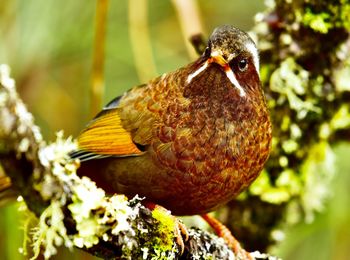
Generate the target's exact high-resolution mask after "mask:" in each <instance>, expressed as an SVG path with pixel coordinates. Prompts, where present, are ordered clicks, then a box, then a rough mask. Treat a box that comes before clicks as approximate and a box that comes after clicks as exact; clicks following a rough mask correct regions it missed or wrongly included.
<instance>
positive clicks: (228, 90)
mask: <svg viewBox="0 0 350 260" xmlns="http://www.w3.org/2000/svg"><path fill="white" fill-rule="evenodd" d="M271 139H272V126H271V121H270V116H269V111H268V108H267V103H266V100H265V96H264V93H263V89H262V85H261V82H260V76H259V53H258V49H257V47H256V45H255V43H254V41H253V40H252V39H251V37H250V36H249V35H248V34H247V33H246V32H244V31H242V30H240V29H238V28H236V27H234V26H232V25H222V26H219V27H217V28H216V29H214V30H213V32H212V34H211V35H210V37H209V39H208V42H207V46H206V48H205V50H204V52H203V53H202V54H201V55H200V56H199V57H198V59H197V60H195V61H194V62H191V63H189V64H188V65H185V66H183V67H181V68H179V69H177V70H175V71H173V72H169V73H165V74H163V75H161V76H159V77H156V78H154V79H152V80H150V81H149V82H148V83H145V84H142V85H138V86H135V87H133V88H131V89H130V90H128V91H126V92H125V93H124V94H123V95H121V96H119V97H117V98H115V99H113V100H112V101H111V102H110V103H108V104H107V105H106V106H105V107H104V108H103V109H102V110H101V112H99V113H98V114H97V115H96V116H95V118H93V119H92V120H91V121H90V122H89V123H88V124H87V125H86V127H85V128H84V129H83V130H82V131H81V133H80V134H79V136H78V137H77V143H78V149H77V150H75V151H73V152H72V153H71V155H70V156H71V158H72V159H79V161H80V168H79V169H78V175H80V176H87V177H90V178H91V179H92V180H93V181H95V182H96V184H97V185H98V186H99V187H101V188H103V189H104V190H105V191H106V192H108V193H120V194H125V195H126V196H128V197H130V198H131V197H133V196H135V195H139V196H141V197H144V198H145V200H147V201H150V202H152V203H156V204H158V205H160V206H162V207H164V208H166V209H168V210H170V211H171V213H172V214H174V215H179V216H183V215H198V214H199V215H204V216H206V215H205V214H207V213H208V212H211V211H213V210H215V209H217V208H218V207H220V206H222V205H224V204H225V203H227V202H228V201H230V200H232V199H233V198H235V197H236V196H237V195H238V194H240V193H241V192H242V191H243V190H245V189H246V188H247V187H248V186H249V185H250V184H251V183H252V182H253V181H254V180H255V179H256V178H257V176H258V175H259V173H260V172H261V171H262V169H263V167H264V164H265V162H266V160H267V159H268V157H269V153H270V150H271Z"/></svg>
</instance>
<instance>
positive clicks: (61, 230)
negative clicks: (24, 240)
mask: <svg viewBox="0 0 350 260" xmlns="http://www.w3.org/2000/svg"><path fill="white" fill-rule="evenodd" d="M63 220H64V214H63V212H62V209H61V204H60V202H59V201H52V202H51V204H50V206H49V207H47V208H46V210H45V211H44V212H43V213H42V214H41V216H40V218H39V224H38V226H37V227H36V228H35V229H34V230H33V241H34V242H33V252H34V256H33V257H32V258H31V259H32V260H33V259H36V258H37V257H38V256H39V254H40V252H41V248H42V247H44V257H45V259H48V258H50V257H51V256H53V255H55V254H56V253H57V249H56V247H58V246H61V245H63V244H64V245H65V246H66V247H68V248H72V246H73V242H72V240H71V239H70V238H69V236H68V235H67V230H66V227H65V225H64V223H63Z"/></svg>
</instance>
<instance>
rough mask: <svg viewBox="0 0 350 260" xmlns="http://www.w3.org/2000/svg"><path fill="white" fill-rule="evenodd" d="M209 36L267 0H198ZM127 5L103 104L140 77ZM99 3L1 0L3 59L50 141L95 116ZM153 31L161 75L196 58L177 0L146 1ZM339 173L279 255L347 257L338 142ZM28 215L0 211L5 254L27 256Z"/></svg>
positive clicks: (346, 168) (114, 39) (348, 224)
mask: <svg viewBox="0 0 350 260" xmlns="http://www.w3.org/2000/svg"><path fill="white" fill-rule="evenodd" d="M198 5H199V11H200V14H201V18H202V22H203V27H204V30H205V32H206V33H210V31H211V30H212V29H213V28H215V27H216V26H218V25H220V24H233V25H235V26H237V27H240V28H241V29H244V30H249V29H250V28H252V26H253V25H254V21H253V19H254V15H255V14H256V13H257V12H259V11H262V10H264V5H263V1H259V0H251V1H244V0H239V1H227V0H220V1H219V0H216V1H214V0H211V1H205V0H201V1H198ZM128 8H129V2H128V1H126V0H118V1H110V5H109V10H108V23H107V35H106V45H105V47H106V52H105V54H106V58H105V81H106V89H105V94H104V103H106V102H108V101H109V100H110V99H112V98H113V97H115V96H117V95H120V94H122V93H123V92H124V91H125V90H127V89H128V88H130V87H132V86H134V85H137V84H139V83H142V82H140V80H139V78H138V76H137V75H138V74H137V70H136V67H135V62H134V56H133V55H134V54H133V49H132V42H131V41H130V37H129V21H128V19H129V18H128V12H129V9H128ZM95 11H96V1H68V0H61V1H53V0H31V1H28V0H2V1H1V4H0V64H1V63H7V64H9V65H10V66H11V68H12V76H13V77H14V78H15V80H16V82H17V88H18V91H19V92H20V95H21V97H22V98H23V100H24V101H25V103H26V104H27V106H28V109H29V110H30V111H31V112H32V113H33V114H34V117H35V119H36V123H37V124H38V125H39V126H40V127H41V129H42V132H43V134H44V137H45V138H46V140H53V139H54V138H55V132H56V131H58V130H61V129H63V130H64V131H65V134H66V135H73V136H76V135H77V134H78V133H79V130H80V129H82V127H83V126H84V125H85V124H86V122H87V121H88V120H89V117H90V112H89V88H90V85H91V70H92V57H93V45H94V29H95ZM148 28H149V31H150V37H151V47H152V51H153V56H154V63H155V65H156V69H157V73H158V74H161V73H164V72H167V71H171V70H174V69H176V68H178V67H180V66H182V65H184V64H186V63H188V62H189V61H190V58H189V56H188V53H187V50H186V46H185V39H184V38H183V36H182V32H181V27H180V23H179V21H178V18H177V16H176V12H175V9H174V6H173V4H172V2H171V1H168V0H158V1H155V0H153V1H148ZM336 153H337V155H338V173H337V175H336V177H335V178H334V181H333V184H332V186H331V187H330V189H331V190H332V191H333V196H332V197H331V198H330V200H329V202H328V203H327V205H326V208H325V211H324V212H323V213H322V214H318V215H317V217H316V220H315V221H314V222H313V223H311V224H304V223H301V224H299V225H296V226H294V227H291V228H289V230H287V232H286V234H285V241H284V242H283V243H282V244H280V245H279V246H277V247H275V248H274V250H273V252H274V253H275V254H277V255H278V256H280V257H282V258H284V259H349V257H347V256H348V255H350V207H349V205H350V195H349V191H348V190H349V188H348V187H350V175H349V172H350V161H349V160H348V158H349V154H350V147H349V145H345V144H342V145H340V146H337V147H336ZM22 222H23V220H22V219H21V215H20V214H18V213H17V205H16V204H12V205H9V206H7V207H4V208H1V209H0V234H1V235H0V259H24V258H25V257H23V256H22V255H20V254H19V251H18V248H19V247H21V246H22V240H23V234H22V233H23V232H22V231H21V230H20V229H21V226H22ZM67 258H69V259H93V257H91V256H88V255H87V254H84V253H83V252H80V251H79V250H74V253H71V252H69V251H68V250H66V249H62V250H59V253H58V255H57V256H55V257H54V259H67Z"/></svg>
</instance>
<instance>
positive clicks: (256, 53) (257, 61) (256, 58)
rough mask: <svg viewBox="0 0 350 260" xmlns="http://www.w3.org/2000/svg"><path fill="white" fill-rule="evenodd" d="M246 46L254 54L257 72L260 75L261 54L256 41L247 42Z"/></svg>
mask: <svg viewBox="0 0 350 260" xmlns="http://www.w3.org/2000/svg"><path fill="white" fill-rule="evenodd" d="M245 47H246V48H247V50H248V51H249V53H250V54H251V55H252V57H253V62H254V66H255V69H256V72H257V73H258V75H259V74H260V73H259V54H258V50H257V48H256V47H255V45H254V43H252V42H248V43H246V44H245Z"/></svg>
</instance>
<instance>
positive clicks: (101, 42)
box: [90, 0, 109, 116]
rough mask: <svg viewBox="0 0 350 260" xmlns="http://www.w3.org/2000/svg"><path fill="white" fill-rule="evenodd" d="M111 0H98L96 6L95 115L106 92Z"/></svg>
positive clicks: (93, 102) (92, 107)
mask: <svg viewBox="0 0 350 260" xmlns="http://www.w3.org/2000/svg"><path fill="white" fill-rule="evenodd" d="M108 4H109V0H98V1H97V7H96V19H95V21H96V25H95V43H94V53H93V65H92V84H91V93H90V95H91V96H90V114H91V115H92V116H94V115H95V114H96V113H97V112H98V111H99V110H100V109H101V106H102V99H103V93H104V57H105V39H106V24H107V22H106V21H107V13H108Z"/></svg>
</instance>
